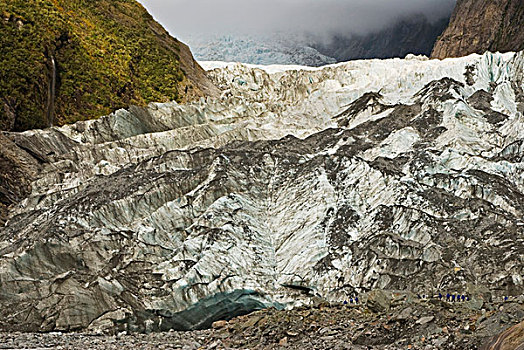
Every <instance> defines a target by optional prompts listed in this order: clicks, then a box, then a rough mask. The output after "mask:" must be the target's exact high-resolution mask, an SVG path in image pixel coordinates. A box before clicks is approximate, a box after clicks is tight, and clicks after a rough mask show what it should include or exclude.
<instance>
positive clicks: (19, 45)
mask: <svg viewBox="0 0 524 350" xmlns="http://www.w3.org/2000/svg"><path fill="white" fill-rule="evenodd" d="M0 31H1V35H0V47H1V49H2V55H0V129H3V130H6V129H7V130H18V131H19V130H27V129H33V128H42V127H46V126H48V125H50V124H53V125H62V124H66V123H71V122H75V121H78V120H85V119H92V118H94V117H98V116H101V115H105V114H108V113H110V112H111V111H113V110H114V109H117V108H121V107H126V106H128V105H129V104H137V105H144V104H146V103H148V102H151V101H170V100H179V99H180V97H181V94H180V92H182V91H181V87H183V86H184V84H185V83H184V80H185V79H186V78H185V76H184V73H183V72H182V70H181V68H180V62H179V55H178V49H179V48H178V41H177V40H176V39H174V38H172V37H170V36H169V34H168V33H167V32H166V31H165V30H164V29H163V28H162V27H161V26H160V25H159V24H158V23H157V22H155V21H154V20H153V18H152V17H151V15H149V14H148V12H147V11H146V10H145V9H144V8H143V7H142V6H141V5H140V4H139V3H137V2H136V1H135V0H74V1H71V0H0ZM53 58H54V59H55V60H56V67H57V69H56V73H57V74H56V79H55V81H56V94H55V95H56V97H55V98H52V99H51V96H53V92H52V88H51V86H52V81H53V64H52V59H53ZM52 100H53V101H54V106H55V107H54V108H53V107H51V106H52V104H51V102H50V101H52ZM48 114H49V115H48ZM49 119H50V120H49Z"/></svg>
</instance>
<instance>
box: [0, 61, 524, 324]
mask: <svg viewBox="0 0 524 350" xmlns="http://www.w3.org/2000/svg"><path fill="white" fill-rule="evenodd" d="M214 66H220V67H218V68H216V69H214V70H212V71H210V72H209V76H210V78H211V79H212V81H213V82H214V83H215V84H216V85H217V86H219V87H220V88H221V89H222V91H223V93H222V95H221V97H220V98H217V99H208V100H207V101H206V102H205V103H204V102H203V101H202V102H199V103H191V104H187V105H179V104H175V103H166V104H151V105H150V106H149V107H148V108H138V107H133V108H131V109H130V110H119V111H118V112H116V113H114V114H113V115H110V116H107V117H103V118H100V119H98V120H93V121H86V122H78V123H76V124H74V125H69V126H64V127H61V128H50V129H46V130H37V131H28V132H24V133H5V134H4V137H3V138H1V139H0V142H2V147H1V148H0V153H1V154H4V156H3V158H2V159H3V163H0V164H14V165H13V167H11V168H12V169H13V170H12V171H11V172H10V173H9V174H8V175H7V176H8V181H6V184H4V182H2V184H4V185H3V186H4V187H3V188H2V192H1V194H2V202H3V203H4V202H5V203H7V205H5V207H4V213H3V217H4V220H5V224H4V225H2V227H1V228H0V285H1V288H0V329H7V330H26V331H50V330H66V331H67V330H76V329H85V328H88V329H90V330H94V331H124V330H127V331H152V330H168V329H195V328H202V327H207V326H209V325H210V324H211V323H212V322H213V321H215V320H218V319H224V318H230V317H233V316H235V315H239V314H244V313H247V312H250V311H252V310H256V309H259V308H263V307H267V306H275V307H277V308H280V307H282V306H287V305H297V304H301V303H308V302H310V301H312V300H314V299H315V296H317V297H318V296H320V297H322V298H324V299H326V300H330V301H339V302H340V301H343V300H348V299H349V298H350V297H351V296H354V295H357V294H362V293H365V292H368V291H370V290H372V289H374V288H381V289H389V290H403V291H406V292H408V293H419V294H427V295H434V294H438V293H439V292H440V293H442V294H444V295H445V294H446V293H454V294H462V295H464V294H467V295H468V296H470V297H471V300H470V301H469V302H468V304H467V305H468V307H471V308H476V309H480V308H482V306H483V303H484V300H485V299H486V298H487V296H486V295H493V296H496V297H497V298H499V300H500V298H501V296H504V295H514V296H519V295H521V293H522V285H523V280H522V268H523V266H522V257H523V256H524V241H523V237H524V221H523V219H522V218H523V217H524V195H523V193H524V165H523V161H524V156H523V155H524V139H523V136H522V135H523V130H524V117H523V114H522V112H523V111H524V93H523V92H522V91H523V88H524V54H523V53H522V52H521V53H519V54H505V55H502V54H490V53H487V54H485V55H483V56H478V55H472V56H468V57H464V58H459V59H449V60H444V61H440V60H430V61H428V60H422V59H416V58H415V59H414V58H411V59H408V60H401V59H391V60H384V61H382V60H370V61H352V62H348V63H345V64H338V65H333V66H328V67H325V68H323V69H315V68H307V67H302V68H296V67H295V68H293V67H268V68H264V69H261V68H256V67H249V66H246V65H239V64H230V65H228V64H223V63H220V64H214ZM4 145H5V146H4ZM24 174H27V175H24ZM20 176H22V177H23V178H25V179H27V181H26V182H25V183H24V188H23V189H20V190H19V189H18V188H17V187H16V186H17V180H16V179H17V178H19V177H20ZM4 199H5V200H4Z"/></svg>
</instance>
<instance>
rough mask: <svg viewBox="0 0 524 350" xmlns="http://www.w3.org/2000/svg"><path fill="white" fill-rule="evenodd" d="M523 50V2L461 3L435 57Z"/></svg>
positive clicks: (472, 0) (469, 0)
mask: <svg viewBox="0 0 524 350" xmlns="http://www.w3.org/2000/svg"><path fill="white" fill-rule="evenodd" d="M522 49H524V2H523V1H522V0H459V1H457V5H456V7H455V10H454V12H453V15H452V17H451V21H450V24H449V27H448V28H447V29H446V30H445V31H444V33H443V34H442V36H441V37H440V38H439V40H438V41H437V42H436V44H435V47H434V49H433V53H432V57H434V58H446V57H459V56H466V55H469V54H472V53H483V52H485V51H491V52H496V51H500V52H507V51H520V50H522Z"/></svg>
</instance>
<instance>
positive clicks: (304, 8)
mask: <svg viewBox="0 0 524 350" xmlns="http://www.w3.org/2000/svg"><path fill="white" fill-rule="evenodd" d="M139 1H140V2H141V3H142V4H143V5H144V6H146V8H147V9H148V10H149V11H150V12H151V13H152V14H153V15H154V16H155V18H156V19H157V20H159V21H160V22H161V23H162V24H163V25H164V26H166V27H167V29H168V30H169V31H170V32H171V34H172V35H175V36H177V37H179V38H182V39H184V37H185V36H192V35H200V34H219V35H220V34H226V33H246V34H248V33H251V34H253V33H255V34H257V33H258V34H266V33H272V32H284V33H286V32H289V33H311V34H316V35H332V34H350V33H351V34H366V33H369V32H373V31H377V30H380V29H382V28H385V27H386V26H388V25H389V24H391V23H392V22H393V21H394V20H396V19H398V18H401V17H405V16H410V15H413V14H420V15H425V16H426V17H427V18H428V19H429V20H437V19H440V18H442V17H444V16H449V14H450V13H451V11H452V9H453V7H454V5H455V0H139Z"/></svg>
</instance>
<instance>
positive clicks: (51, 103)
mask: <svg viewBox="0 0 524 350" xmlns="http://www.w3.org/2000/svg"><path fill="white" fill-rule="evenodd" d="M55 94H56V60H55V57H54V56H51V78H50V80H49V93H48V95H47V124H48V126H49V127H51V126H53V124H54V118H55Z"/></svg>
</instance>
